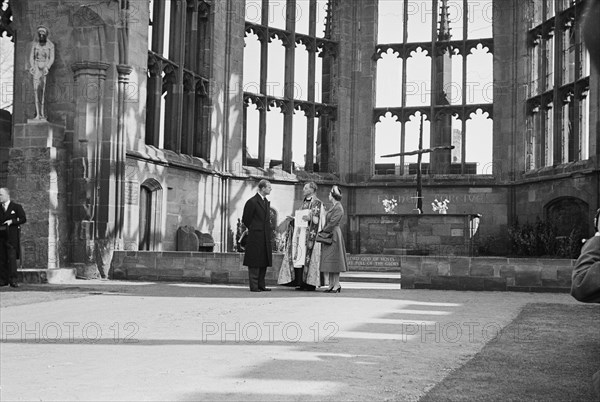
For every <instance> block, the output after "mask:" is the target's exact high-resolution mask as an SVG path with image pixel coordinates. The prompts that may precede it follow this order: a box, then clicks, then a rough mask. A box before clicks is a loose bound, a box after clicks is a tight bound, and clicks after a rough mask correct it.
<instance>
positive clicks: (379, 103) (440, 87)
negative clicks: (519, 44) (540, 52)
mask: <svg viewBox="0 0 600 402" xmlns="http://www.w3.org/2000/svg"><path fill="white" fill-rule="evenodd" d="M492 6H493V2H492V1H491V0H426V1H425V0H396V1H390V0H380V1H379V2H378V23H377V29H378V31H377V39H378V44H377V46H376V50H375V55H374V59H376V60H377V77H376V95H375V111H374V122H375V140H374V153H375V155H374V162H375V173H376V174H394V175H409V174H414V173H415V172H416V161H417V156H416V155H401V156H398V157H394V158H383V157H382V155H385V154H391V153H405V152H411V151H415V150H417V149H418V146H419V136H420V135H421V134H422V135H423V140H422V147H423V148H432V149H436V148H437V149H436V150H434V151H433V152H432V153H424V154H423V155H422V160H421V163H422V166H421V168H422V171H423V172H426V171H429V172H431V173H435V174H492V173H493V172H492V169H491V166H492V138H493V136H492V117H493V96H494V94H493V89H492V88H493V56H492V53H493V39H492V20H493V18H492V17H493V16H492V12H493V7H492ZM421 116H422V117H423V118H422V119H421ZM421 122H422V123H421ZM451 146H452V147H453V148H451ZM450 148H451V149H450Z"/></svg>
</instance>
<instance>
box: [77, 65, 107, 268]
mask: <svg viewBox="0 0 600 402" xmlns="http://www.w3.org/2000/svg"><path fill="white" fill-rule="evenodd" d="M108 67H109V65H108V64H106V63H101V62H86V61H83V62H78V63H75V64H73V65H72V69H73V72H74V75H75V88H76V91H75V118H74V133H73V149H72V153H71V158H72V159H71V166H72V172H71V174H72V177H71V185H72V196H71V205H70V209H71V217H72V222H71V240H72V243H71V252H72V260H73V263H74V266H75V267H76V268H77V275H78V276H80V277H87V278H94V277H98V276H103V277H104V276H106V274H107V272H108V269H106V271H105V272H103V268H104V267H103V266H102V261H101V259H100V260H99V258H98V257H99V256H100V255H101V254H103V251H102V250H103V248H104V247H105V246H106V245H104V244H100V243H98V242H97V241H96V240H97V239H98V233H99V232H101V231H102V230H103V229H105V228H104V227H102V228H101V227H99V226H100V225H99V223H100V217H101V216H103V215H104V213H102V212H103V211H100V195H101V191H108V189H107V188H101V185H100V184H101V183H100V179H101V168H102V166H101V161H102V159H103V155H102V151H103V149H104V147H103V146H102V132H103V127H102V125H103V97H104V96H103V94H104V83H105V80H106V71H107V70H108ZM107 156H108V155H107ZM105 173H106V171H105ZM108 174H110V172H108ZM105 223H106V221H104V225H103V226H105Z"/></svg>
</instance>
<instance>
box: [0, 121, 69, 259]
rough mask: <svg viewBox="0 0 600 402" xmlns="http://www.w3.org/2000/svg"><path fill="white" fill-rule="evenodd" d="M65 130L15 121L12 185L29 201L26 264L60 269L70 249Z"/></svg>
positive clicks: (24, 239)
mask: <svg viewBox="0 0 600 402" xmlns="http://www.w3.org/2000/svg"><path fill="white" fill-rule="evenodd" d="M64 137H65V128H64V126H62V125H58V124H52V123H49V122H48V121H45V120H28V122H27V123H26V124H15V127H14V141H13V147H12V148H11V149H10V154H9V165H8V187H9V188H11V189H13V194H12V195H13V198H14V199H15V202H18V203H19V204H21V205H23V208H24V209H25V214H26V215H27V223H26V224H25V225H23V226H22V228H21V245H22V249H23V255H22V260H21V263H22V264H21V265H22V267H23V268H43V269H46V268H50V269H53V268H60V267H61V263H62V264H64V263H65V260H66V257H67V251H68V219H67V204H68V201H67V189H66V185H65V176H66V171H67V169H66V158H67V156H66V149H65V148H64Z"/></svg>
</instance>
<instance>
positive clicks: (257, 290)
mask: <svg viewBox="0 0 600 402" xmlns="http://www.w3.org/2000/svg"><path fill="white" fill-rule="evenodd" d="M250 291H251V292H261V290H260V289H250Z"/></svg>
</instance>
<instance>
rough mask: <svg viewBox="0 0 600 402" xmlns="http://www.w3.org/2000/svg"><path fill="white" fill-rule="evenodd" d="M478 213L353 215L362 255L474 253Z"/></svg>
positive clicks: (358, 247) (354, 235) (358, 246)
mask: <svg viewBox="0 0 600 402" xmlns="http://www.w3.org/2000/svg"><path fill="white" fill-rule="evenodd" d="M479 218H480V215H478V214H370V215H353V216H350V220H351V222H352V227H355V228H358V232H357V233H353V234H352V235H353V237H354V238H355V239H356V241H357V249H358V250H359V252H360V254H392V255H393V254H395V255H445V256H448V255H454V256H472V255H473V245H474V241H473V240H474V238H475V236H476V233H477V228H478V226H479Z"/></svg>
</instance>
